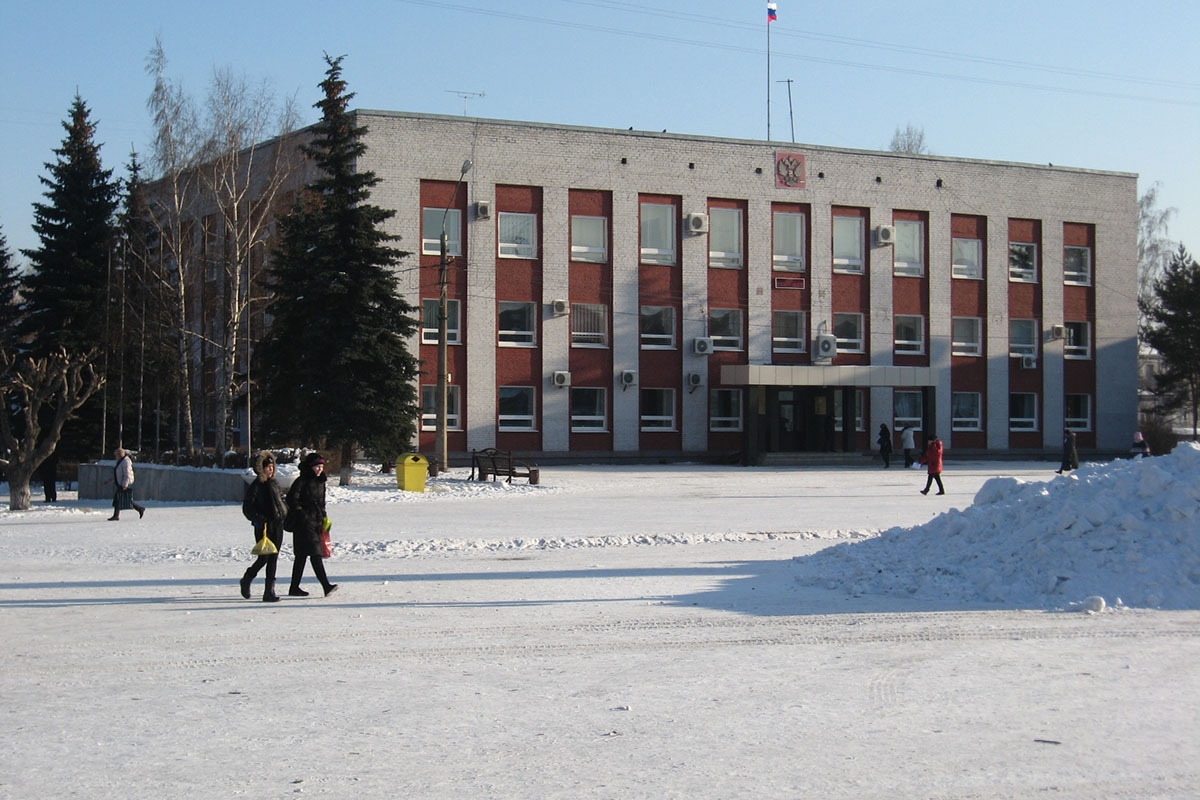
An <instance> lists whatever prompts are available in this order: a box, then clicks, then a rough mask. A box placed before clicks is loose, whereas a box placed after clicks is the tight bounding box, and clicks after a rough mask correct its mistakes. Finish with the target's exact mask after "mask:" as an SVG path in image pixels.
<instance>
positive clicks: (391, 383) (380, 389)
mask: <svg viewBox="0 0 1200 800" xmlns="http://www.w3.org/2000/svg"><path fill="white" fill-rule="evenodd" d="M325 61H326V64H327V65H328V70H327V71H326V77H325V80H324V81H322V82H321V84H320V86H321V89H322V91H323V92H324V97H323V99H322V100H321V101H320V102H318V103H316V104H315V105H316V108H319V109H320V110H321V114H322V116H321V120H320V121H319V122H317V123H316V124H315V125H314V126H313V127H312V128H311V132H312V134H313V138H312V140H311V143H310V144H308V145H306V146H305V147H304V148H302V149H303V152H304V154H305V156H307V157H308V158H309V159H311V160H312V162H313V163H314V164H315V165H316V167H318V169H319V177H318V178H317V179H316V180H315V181H314V182H313V183H311V184H310V185H309V186H308V187H306V191H305V193H304V194H303V195H302V197H301V198H300V199H299V201H298V203H297V205H296V207H295V208H294V209H293V211H292V213H291V214H290V215H288V216H287V217H286V218H284V219H283V220H282V222H281V226H280V227H281V232H282V233H281V242H280V245H279V247H278V249H277V250H276V252H275V254H274V259H273V262H272V265H271V268H270V272H269V277H268V284H269V287H270V288H271V290H272V291H273V292H274V293H275V300H274V302H273V304H272V306H271V309H270V312H271V314H272V316H273V319H272V323H271V330H270V333H269V334H268V337H267V339H266V340H265V341H264V342H263V344H262V346H261V347H260V350H259V357H260V360H261V367H260V369H259V372H258V374H259V375H265V376H266V378H265V383H266V389H267V391H266V392H265V394H264V396H263V397H262V398H261V400H260V401H259V403H258V409H259V411H260V412H261V413H262V414H263V415H264V417H265V418H266V422H267V424H266V426H265V429H266V430H274V431H277V432H278V434H280V435H283V436H291V437H298V439H299V441H300V442H303V443H308V444H319V443H322V442H323V443H324V444H325V445H327V446H331V447H336V448H339V449H340V451H341V455H342V482H343V483H346V482H348V481H349V474H350V473H349V466H350V461H351V456H352V454H353V449H354V445H355V444H366V443H371V444H373V445H375V446H376V447H378V445H379V443H381V442H390V443H392V445H393V446H394V447H395V448H397V450H398V449H399V448H400V447H402V446H403V445H404V444H405V443H407V442H409V441H411V439H412V438H413V435H414V434H415V432H416V420H417V415H418V413H419V408H418V405H417V397H416V390H415V386H414V382H415V380H416V377H417V373H418V370H419V365H418V362H417V360H416V359H415V358H414V357H413V356H412V355H411V354H410V353H409V352H408V348H407V346H406V344H405V337H408V336H411V335H412V334H413V333H414V332H415V330H416V320H415V319H414V318H413V317H412V316H411V314H412V312H413V307H412V306H411V305H409V303H408V302H406V301H405V300H404V298H403V297H402V296H401V295H400V293H399V290H398V285H397V281H396V276H395V274H394V273H393V272H392V267H393V266H394V265H395V264H396V263H397V262H398V261H399V260H400V259H401V258H402V257H404V256H406V255H408V254H407V253H403V252H400V251H399V250H397V249H396V248H395V247H393V246H392V242H394V241H396V240H397V239H398V237H396V236H392V235H390V234H388V233H385V232H384V231H382V230H381V229H380V226H381V225H382V224H383V223H384V222H385V221H386V220H387V219H389V218H390V217H392V216H393V215H394V212H392V211H388V210H385V209H383V208H380V207H379V206H375V205H371V204H370V203H369V199H370V191H371V187H373V186H375V185H376V184H378V183H379V181H380V179H379V178H378V177H376V176H375V174H374V173H373V172H358V171H356V163H357V161H358V159H360V158H361V157H362V155H363V154H364V153H365V152H366V144H365V143H364V142H363V137H364V136H365V134H366V132H367V129H366V127H365V126H356V125H355V124H354V118H353V116H352V115H351V114H349V113H348V111H347V104H348V103H349V101H350V99H351V98H352V97H353V96H354V95H353V93H350V92H347V91H346V84H345V82H344V81H343V80H342V57H338V58H331V57H329V56H328V55H327V56H326V57H325Z"/></svg>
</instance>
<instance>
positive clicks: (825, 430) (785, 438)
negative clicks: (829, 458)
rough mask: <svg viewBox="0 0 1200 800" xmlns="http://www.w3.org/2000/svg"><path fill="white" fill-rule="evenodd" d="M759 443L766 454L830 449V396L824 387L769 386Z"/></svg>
mask: <svg viewBox="0 0 1200 800" xmlns="http://www.w3.org/2000/svg"><path fill="white" fill-rule="evenodd" d="M766 411H767V418H766V419H765V420H764V423H765V424H764V425H763V430H762V434H761V436H760V440H759V441H760V442H761V445H762V452H765V453H800V452H825V451H828V450H832V449H833V416H832V415H833V397H832V394H831V392H830V390H829V389H826V388H824V387H819V388H818V387H812V388H810V387H778V388H776V387H770V388H768V390H767V403H766Z"/></svg>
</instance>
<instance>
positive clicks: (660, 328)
mask: <svg viewBox="0 0 1200 800" xmlns="http://www.w3.org/2000/svg"><path fill="white" fill-rule="evenodd" d="M642 347H644V348H646V349H647V350H671V349H673V348H674V347H675V309H674V308H673V307H671V306H642Z"/></svg>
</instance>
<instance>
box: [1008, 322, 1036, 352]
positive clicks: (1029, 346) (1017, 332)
mask: <svg viewBox="0 0 1200 800" xmlns="http://www.w3.org/2000/svg"><path fill="white" fill-rule="evenodd" d="M1037 332H1038V325H1037V320H1036V319H1010V320H1009V321H1008V354H1009V355H1010V356H1035V357H1036V356H1037V354H1038V341H1037Z"/></svg>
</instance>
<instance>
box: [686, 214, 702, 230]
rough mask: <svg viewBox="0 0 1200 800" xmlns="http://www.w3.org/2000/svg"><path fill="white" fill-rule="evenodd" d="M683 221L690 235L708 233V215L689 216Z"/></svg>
mask: <svg viewBox="0 0 1200 800" xmlns="http://www.w3.org/2000/svg"><path fill="white" fill-rule="evenodd" d="M683 221H684V227H685V228H687V232H688V233H708V214H688V215H687V216H685V217H684V218H683Z"/></svg>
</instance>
